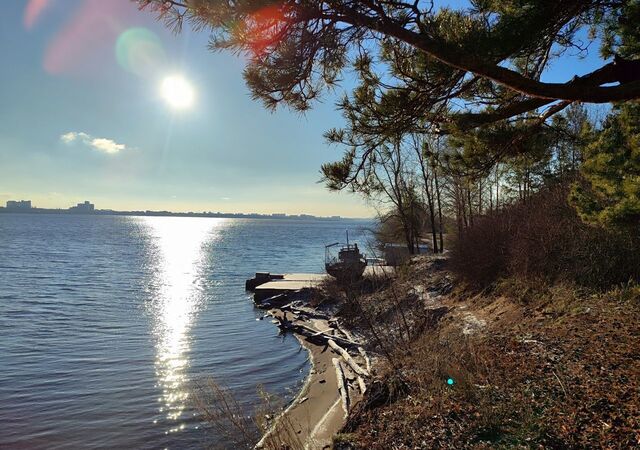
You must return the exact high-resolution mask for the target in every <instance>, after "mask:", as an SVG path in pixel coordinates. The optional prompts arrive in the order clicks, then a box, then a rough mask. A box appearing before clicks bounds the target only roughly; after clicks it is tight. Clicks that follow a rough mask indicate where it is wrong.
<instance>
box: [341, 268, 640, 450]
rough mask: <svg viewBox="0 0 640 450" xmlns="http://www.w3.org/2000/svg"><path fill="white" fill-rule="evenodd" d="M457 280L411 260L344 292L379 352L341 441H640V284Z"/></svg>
mask: <svg viewBox="0 0 640 450" xmlns="http://www.w3.org/2000/svg"><path fill="white" fill-rule="evenodd" d="M453 279H454V277H453V276H452V275H451V274H450V273H449V271H448V268H447V262H446V260H443V259H432V258H428V257H419V258H417V259H415V260H414V261H412V263H411V264H410V265H408V266H407V267H406V268H405V269H404V271H403V272H402V273H401V274H400V276H399V277H398V279H397V280H396V281H394V282H391V283H389V284H388V285H386V286H378V287H377V288H371V287H368V288H367V287H359V288H358V289H355V288H354V292H351V293H349V292H347V293H346V294H343V295H344V297H345V298H344V299H343V300H344V301H345V306H344V307H343V308H342V311H341V315H342V317H343V318H344V319H345V320H348V321H349V322H350V324H351V325H352V326H354V327H358V328H360V329H362V330H363V332H365V333H368V334H369V338H370V342H371V346H372V348H373V350H375V351H376V353H377V354H378V355H379V358H378V361H377V367H378V373H377V379H376V381H374V382H373V383H372V386H371V388H370V389H369V391H368V392H367V395H366V396H365V399H364V400H363V401H362V402H360V404H359V405H357V406H356V407H355V409H354V410H353V411H352V413H351V414H350V417H349V420H348V422H347V425H346V426H345V427H344V429H343V430H342V433H341V434H340V435H338V436H337V437H336V440H335V442H336V447H337V448H362V449H365V448H367V449H368V448H380V449H382V448H384V449H388V448H395V449H415V448H456V449H458V448H540V447H545V448H634V447H638V446H639V445H640V399H639V398H638V392H639V391H640V390H639V375H640V348H639V346H638V343H639V342H640V326H639V319H640V302H639V299H640V288H638V287H637V286H635V285H619V287H616V288H613V289H610V290H608V291H606V292H602V291H600V292H597V291H592V290H589V289H587V288H580V287H577V286H575V285H572V284H569V283H562V282H558V283H555V284H550V283H548V282H546V281H541V280H536V279H527V280H526V281H523V279H519V278H516V277H510V278H507V279H502V280H501V281H499V282H498V283H496V284H495V285H494V286H493V287H492V288H491V289H490V290H485V291H484V292H481V293H478V292H477V291H469V290H467V289H465V288H464V287H462V286H459V285H456V284H455V283H453ZM356 290H357V292H355V291H356ZM451 383H452V384H451Z"/></svg>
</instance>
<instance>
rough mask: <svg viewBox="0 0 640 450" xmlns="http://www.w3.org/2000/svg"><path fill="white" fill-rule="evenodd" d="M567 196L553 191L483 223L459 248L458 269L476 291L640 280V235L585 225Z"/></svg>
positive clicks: (454, 258) (454, 261) (564, 190)
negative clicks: (512, 281) (513, 280)
mask: <svg viewBox="0 0 640 450" xmlns="http://www.w3.org/2000/svg"><path fill="white" fill-rule="evenodd" d="M567 195H568V187H567V186H563V185H557V186H552V187H549V188H546V189H545V190H543V191H541V192H539V193H538V194H536V195H535V196H533V197H532V198H531V199H530V200H528V201H527V202H521V203H517V204H514V205H511V206H509V207H506V208H504V209H503V210H502V211H501V212H499V213H497V214H495V215H492V216H487V217H482V218H479V219H478V220H476V222H475V224H474V226H473V227H471V228H469V229H467V230H466V231H465V233H464V234H463V235H461V236H459V237H458V240H457V241H456V243H455V244H454V245H453V248H452V255H451V268H452V270H453V271H454V272H455V273H456V274H457V275H458V276H459V278H460V279H462V280H464V281H465V282H467V283H468V284H470V285H471V286H473V287H474V288H485V287H487V286H491V285H494V284H495V283H496V282H498V280H499V279H500V278H506V277H512V276H516V277H522V278H540V279H543V280H544V281H546V282H549V283H555V282H558V281H569V282H574V283H577V284H580V285H584V286H589V287H595V288H600V289H608V288H610V287H611V286H613V285H616V284H619V283H624V282H627V281H629V280H630V279H634V280H640V235H639V234H638V233H637V232H636V233H635V234H632V233H630V232H628V231H621V230H618V231H614V230H605V229H603V228H597V227H593V226H589V225H586V224H584V223H582V222H581V220H580V218H579V217H578V215H577V214H576V212H575V211H574V209H573V208H572V207H571V206H570V205H569V204H568V202H567Z"/></svg>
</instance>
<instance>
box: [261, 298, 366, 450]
mask: <svg viewBox="0 0 640 450" xmlns="http://www.w3.org/2000/svg"><path fill="white" fill-rule="evenodd" d="M285 309H287V310H286V311H283V310H281V309H272V310H269V311H268V314H269V315H270V316H272V317H273V318H274V322H276V323H278V324H279V325H280V326H281V328H282V324H283V323H284V324H285V327H288V328H290V329H296V328H297V329H299V330H300V329H302V330H303V333H299V332H295V331H294V333H295V335H296V337H297V338H298V340H299V341H300V343H301V345H302V346H304V347H305V348H306V349H307V351H308V352H309V356H310V362H311V366H312V367H311V371H310V373H309V376H308V377H307V380H306V382H305V384H304V386H303V388H302V390H301V391H300V393H299V394H298V396H297V397H296V398H295V399H294V401H293V402H292V403H291V404H290V405H289V407H288V408H287V409H285V411H284V412H283V413H282V414H281V415H280V416H279V417H277V418H276V419H275V421H274V424H273V425H272V427H271V428H270V430H269V431H268V432H267V433H266V434H265V436H264V437H263V438H262V440H261V441H260V442H259V443H258V444H257V446H256V448H265V449H270V448H280V447H281V446H283V445H284V446H287V445H288V446H289V447H290V448H304V449H329V448H331V447H332V437H333V436H334V435H335V434H336V433H337V432H338V431H339V430H340V428H341V427H342V425H343V424H344V422H345V418H346V414H347V410H348V408H349V407H350V406H353V405H354V404H355V403H357V402H358V401H359V400H360V399H361V397H362V394H363V392H362V390H363V388H364V380H363V377H362V376H358V375H357V374H356V373H355V372H354V370H353V369H352V368H351V367H350V366H349V364H348V363H347V361H346V360H345V359H344V357H343V356H342V355H341V354H340V352H339V350H336V349H334V348H332V347H331V345H329V344H328V338H332V339H335V340H336V341H343V342H353V341H352V337H351V336H350V335H349V333H348V332H345V331H343V330H341V329H339V327H338V326H337V325H336V322H335V321H334V320H332V319H330V318H329V317H322V316H323V314H322V313H319V312H318V311H316V310H313V309H310V308H302V307H300V308H285ZM298 327H301V328H298ZM313 332H315V333H316V335H314V334H313ZM334 345H336V344H335V343H334ZM355 353H356V351H354V350H352V351H351V356H352V358H353V359H352V362H355V363H357V364H358V365H359V366H360V367H362V370H366V367H367V366H368V362H367V360H366V359H365V358H364V357H363V356H362V355H361V354H357V355H355ZM358 353H359V352H358ZM358 378H360V379H358Z"/></svg>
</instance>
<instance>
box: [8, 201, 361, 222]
mask: <svg viewBox="0 0 640 450" xmlns="http://www.w3.org/2000/svg"><path fill="white" fill-rule="evenodd" d="M0 212H30V213H55V212H61V213H64V212H74V213H80V214H97V215H106V214H117V215H122V214H129V213H134V214H144V215H192V216H211V217H223V216H224V217H250V218H251V217H259V218H276V219H286V218H296V219H349V218H352V219H365V220H366V219H369V217H342V216H340V215H328V216H318V215H314V214H306V213H298V214H288V213H282V212H273V213H258V212H255V211H250V212H229V211H207V210H203V211H197V210H193V211H169V210H149V209H145V208H142V209H140V208H138V209H132V210H115V209H100V208H96V207H95V204H93V203H91V202H90V201H88V200H85V201H83V202H80V203H77V204H76V205H72V206H69V207H66V208H44V207H40V206H37V205H32V202H31V200H7V202H6V205H5V206H4V207H2V206H0Z"/></svg>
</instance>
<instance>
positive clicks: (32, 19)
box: [23, 0, 51, 30]
mask: <svg viewBox="0 0 640 450" xmlns="http://www.w3.org/2000/svg"><path fill="white" fill-rule="evenodd" d="M50 5H51V0H29V3H27V6H26V7H25V9H24V18H23V23H24V27H25V28H26V29H27V30H30V29H32V28H33V27H34V25H35V24H36V23H37V22H38V20H40V18H41V17H42V15H43V13H44V12H45V10H46V9H47V8H48V7H49V6H50Z"/></svg>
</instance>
